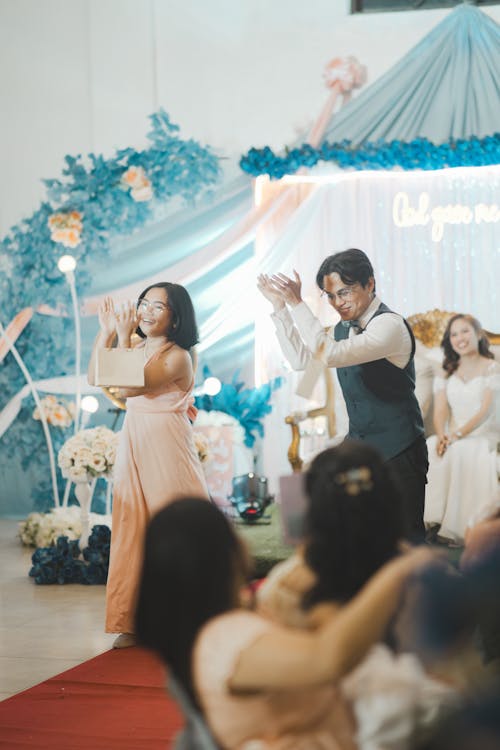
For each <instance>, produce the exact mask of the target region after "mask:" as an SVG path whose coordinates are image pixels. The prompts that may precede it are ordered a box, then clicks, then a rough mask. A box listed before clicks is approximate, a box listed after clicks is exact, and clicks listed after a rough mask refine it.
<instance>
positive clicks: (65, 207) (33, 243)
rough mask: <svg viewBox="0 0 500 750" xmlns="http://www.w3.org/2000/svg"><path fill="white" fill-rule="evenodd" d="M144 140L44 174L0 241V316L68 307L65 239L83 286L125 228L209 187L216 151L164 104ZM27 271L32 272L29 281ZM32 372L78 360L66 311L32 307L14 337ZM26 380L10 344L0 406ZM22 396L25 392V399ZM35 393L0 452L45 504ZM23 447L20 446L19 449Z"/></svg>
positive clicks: (51, 371) (43, 373) (65, 368)
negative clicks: (38, 200)
mask: <svg viewBox="0 0 500 750" xmlns="http://www.w3.org/2000/svg"><path fill="white" fill-rule="evenodd" d="M149 119H150V122H151V129H150V132H149V133H148V136H147V137H148V141H149V146H148V147H147V148H145V149H143V150H135V149H133V148H125V149H121V150H118V151H116V152H115V154H114V155H113V156H111V157H110V158H104V156H101V155H96V154H92V153H91V154H88V155H87V156H86V157H85V158H82V157H81V156H80V155H78V156H66V157H65V166H64V169H63V174H62V178H61V179H49V180H45V181H44V183H45V186H46V188H47V200H46V201H44V202H42V204H41V205H40V207H39V208H38V209H37V210H36V211H35V212H34V213H33V214H32V215H31V216H30V217H28V218H26V219H23V220H22V221H21V222H19V224H17V225H16V226H14V227H12V228H11V230H10V231H9V232H8V234H7V235H6V236H5V237H4V238H3V239H2V240H0V308H1V309H2V310H3V311H4V312H3V313H2V314H0V321H1V322H2V324H3V325H4V326H6V325H7V324H8V323H9V322H10V319H11V318H13V317H14V316H15V315H16V313H18V312H19V311H20V310H22V309H24V308H26V307H32V308H33V309H35V310H37V309H38V307H39V306H40V305H46V306H49V307H51V308H53V309H55V310H58V311H60V310H61V309H62V310H65V309H71V298H70V291H69V287H68V284H67V283H66V281H65V278H64V276H63V274H61V273H60V271H59V270H58V268H57V261H58V259H59V257H60V256H61V255H63V254H64V253H65V252H68V251H67V250H66V248H71V252H72V254H73V255H74V256H75V258H76V260H77V261H78V263H79V265H78V274H77V277H76V283H77V287H78V292H79V294H83V293H85V291H86V290H87V289H88V288H89V286H90V280H91V276H90V272H89V268H90V267H91V264H93V263H95V262H96V260H99V259H104V258H106V257H107V255H108V254H109V250H110V243H111V241H112V239H113V237H116V236H118V235H122V234H130V233H132V232H133V231H134V230H137V229H139V228H140V227H142V226H144V225H145V224H146V223H147V222H150V221H153V220H154V219H155V214H156V213H157V212H158V211H160V210H163V208H164V206H165V205H166V204H167V203H168V202H169V201H172V200H173V199H176V198H177V199H180V200H183V201H184V202H187V203H188V204H192V203H194V202H195V201H196V200H198V199H199V198H201V197H202V196H206V195H208V194H209V193H210V190H211V189H212V187H213V185H215V183H216V182H217V181H218V180H219V178H220V175H221V169H220V159H219V157H217V156H216V155H215V154H214V153H212V151H211V150H210V149H209V148H206V147H203V146H201V145H200V144H198V143H197V142H196V141H194V140H183V139H181V138H180V137H179V134H178V131H179V127H178V126H177V125H175V124H174V123H172V122H171V121H170V118H169V116H168V114H167V113H166V112H165V111H164V110H163V109H160V110H159V111H158V112H156V113H154V114H152V115H151V116H150V118H149ZM27 279H33V280H34V281H32V282H31V283H27V281H26V280H27ZM16 347H17V349H18V351H19V353H20V355H21V357H22V358H23V359H24V361H25V363H26V365H27V367H28V369H29V370H30V373H31V375H32V377H33V379H34V380H38V379H40V378H47V377H56V376H61V375H66V374H67V373H69V372H72V371H73V367H74V324H73V320H72V317H71V316H65V315H41V314H39V313H35V314H34V316H33V318H32V319H31V321H30V322H29V324H28V326H27V327H26V328H25V330H24V331H23V333H22V334H21V336H20V337H19V339H18V340H17V342H16ZM23 385H24V377H23V375H22V373H21V372H20V370H19V368H18V366H17V364H16V363H15V362H14V359H13V357H12V355H11V354H10V353H8V354H7V356H6V357H5V359H4V360H3V361H2V362H0V392H1V393H2V400H1V401H0V410H1V409H2V407H3V406H5V404H6V403H7V402H8V401H9V399H10V398H11V397H12V396H13V395H14V394H15V393H16V392H17V391H19V390H20V389H21V388H22V386H23ZM26 401H28V399H26ZM32 409H33V404H32V402H31V403H29V404H28V405H25V406H23V408H22V410H21V413H20V415H19V417H18V418H17V420H16V422H15V423H14V424H13V425H12V426H11V427H10V428H9V430H8V431H7V432H6V433H5V434H4V436H3V437H2V438H1V449H2V453H3V452H4V451H5V454H4V455H6V456H12V455H14V454H15V453H16V452H17V453H18V455H19V454H21V455H22V457H23V458H22V460H23V462H24V457H26V460H29V462H30V467H31V468H32V469H33V467H34V466H36V467H37V471H36V473H37V479H38V478H39V480H40V481H39V488H37V487H35V488H34V490H33V493H34V495H33V496H34V497H35V496H36V502H37V507H38V509H40V510H46V504H47V502H49V500H48V498H50V489H49V492H48V493H47V492H46V488H47V487H49V485H48V483H47V481H46V477H47V476H48V473H49V471H48V457H47V452H46V450H45V449H44V447H43V435H42V430H41V426H40V425H39V424H35V423H34V422H33V421H32V420H31V411H32ZM20 446H21V449H22V450H21V451H20V450H19V448H20Z"/></svg>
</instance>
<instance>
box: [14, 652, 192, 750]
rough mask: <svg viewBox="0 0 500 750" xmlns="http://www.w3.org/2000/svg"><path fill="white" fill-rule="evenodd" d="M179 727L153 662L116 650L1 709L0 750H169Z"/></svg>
mask: <svg viewBox="0 0 500 750" xmlns="http://www.w3.org/2000/svg"><path fill="white" fill-rule="evenodd" d="M182 723H183V721H182V717H181V714H180V712H179V709H178V708H177V705H176V704H175V703H174V702H173V701H172V700H170V698H169V697H168V696H167V694H166V691H165V676H164V673H163V669H162V667H161V665H160V663H159V662H158V661H157V660H156V659H155V657H153V656H152V655H151V654H149V653H148V652H146V651H143V650H142V649H140V648H137V647H136V648H125V649H119V650H118V649H117V650H114V651H106V653H104V654H101V655H100V656H96V657H95V659H90V661H86V662H84V664H80V666H78V667H74V668H73V669H69V670H68V671H67V672H62V674H59V675H56V677H52V678H51V679H50V680H47V681H46V682H41V683H40V684H39V685H35V687H32V688H30V689H29V690H25V691H23V692H22V693H19V694H18V695H14V696H12V697H11V698H8V699H7V700H5V701H3V702H2V703H0V748H2V750H18V749H19V748H38V749H39V750H42V749H43V750H63V748H64V750H80V748H82V749H83V748H85V750H115V749H116V750H168V748H169V747H170V746H171V741H172V739H173V737H174V736H175V734H176V733H177V731H178V730H179V729H180V727H181V726H182Z"/></svg>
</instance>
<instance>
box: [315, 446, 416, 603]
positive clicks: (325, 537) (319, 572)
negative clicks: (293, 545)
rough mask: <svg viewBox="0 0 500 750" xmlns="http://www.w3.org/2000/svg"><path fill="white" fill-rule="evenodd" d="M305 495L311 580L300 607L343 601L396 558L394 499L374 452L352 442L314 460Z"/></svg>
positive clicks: (400, 532) (399, 527)
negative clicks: (314, 579)
mask: <svg viewBox="0 0 500 750" xmlns="http://www.w3.org/2000/svg"><path fill="white" fill-rule="evenodd" d="M305 490H306V494H307V497H308V501H309V502H308V508H307V511H306V517H305V533H306V548H305V558H306V561H307V563H308V564H309V566H310V567H311V568H312V570H313V571H314V572H315V573H316V576H317V581H316V584H315V585H314V586H313V588H312V589H311V590H310V591H308V592H307V594H306V595H305V597H304V601H303V604H304V607H306V608H308V607H311V606H313V605H315V604H318V603H319V602H326V601H336V602H347V601H348V600H349V599H351V598H352V597H353V596H354V595H355V594H357V592H358V591H359V590H360V589H361V587H362V586H363V585H364V584H365V583H366V582H367V581H368V579H369V578H370V577H371V576H372V575H373V574H374V573H375V571H376V570H378V568H380V567H381V566H382V565H383V564H384V563H385V562H387V561H388V560H389V559H391V558H392V557H394V556H395V555H396V554H397V552H398V542H399V540H400V539H401V538H402V537H403V536H404V523H403V516H402V512H401V501H400V498H399V496H398V493H397V491H396V488H395V485H394V484H393V482H392V479H391V477H390V474H389V469H388V468H387V466H386V464H384V462H383V460H382V457H381V456H380V454H379V453H378V451H376V450H375V449H374V448H372V447H371V446H369V445H367V444H366V443H361V442H356V441H354V440H352V441H349V440H346V441H345V442H343V443H341V445H338V446H335V447H334V448H328V449H327V450H325V451H323V452H322V453H320V454H319V455H318V456H316V457H315V459H314V460H313V462H312V464H311V467H310V469H309V471H308V472H307V474H306V477H305Z"/></svg>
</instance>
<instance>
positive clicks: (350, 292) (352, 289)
mask: <svg viewBox="0 0 500 750" xmlns="http://www.w3.org/2000/svg"><path fill="white" fill-rule="evenodd" d="M356 286H357V285H354V286H348V287H345V289H339V291H338V292H337V293H336V294H332V293H331V292H327V291H326V289H323V291H322V292H321V296H322V297H328V299H329V300H330V302H335V300H336V299H338V300H339V301H340V302H342V300H348V299H352V297H354V295H355V294H356V291H357V288H356Z"/></svg>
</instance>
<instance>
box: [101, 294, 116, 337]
mask: <svg viewBox="0 0 500 750" xmlns="http://www.w3.org/2000/svg"><path fill="white" fill-rule="evenodd" d="M98 317H99V325H100V327H101V331H102V332H103V333H104V334H105V335H106V336H112V335H113V333H115V332H116V316H115V306H114V303H113V300H112V299H111V297H104V299H103V301H102V302H101V304H100V305H99V310H98Z"/></svg>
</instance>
